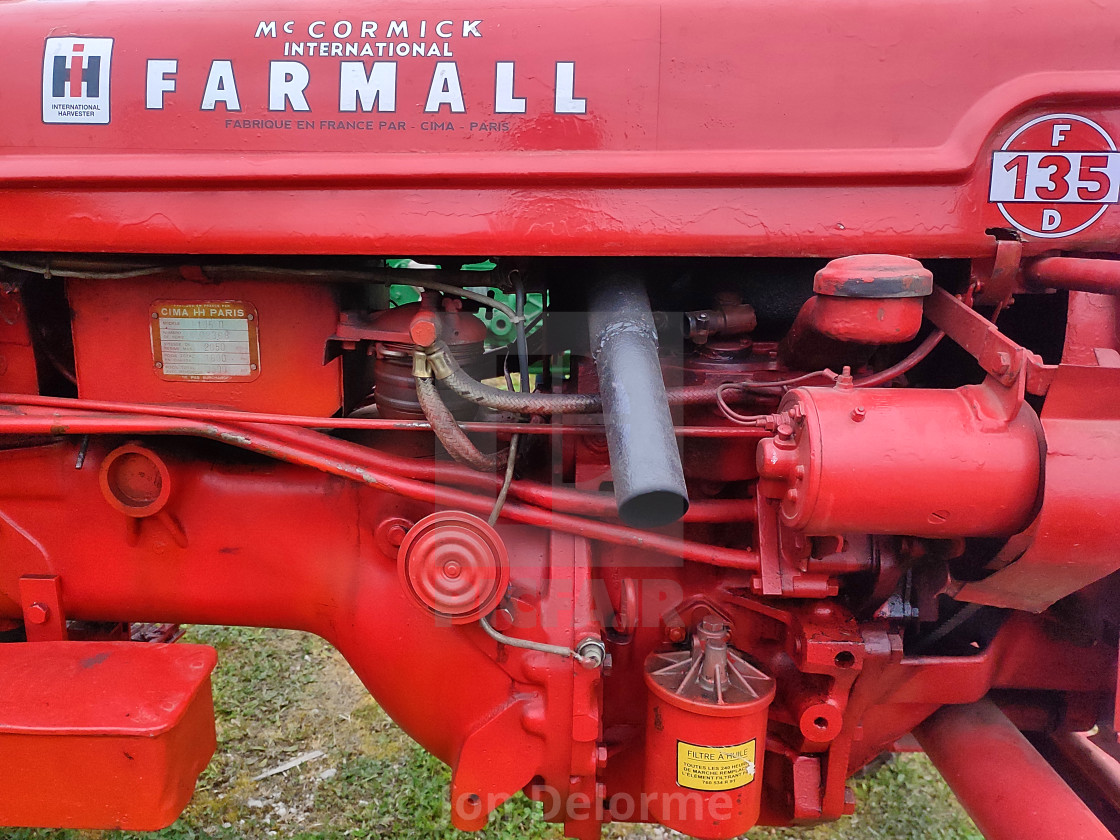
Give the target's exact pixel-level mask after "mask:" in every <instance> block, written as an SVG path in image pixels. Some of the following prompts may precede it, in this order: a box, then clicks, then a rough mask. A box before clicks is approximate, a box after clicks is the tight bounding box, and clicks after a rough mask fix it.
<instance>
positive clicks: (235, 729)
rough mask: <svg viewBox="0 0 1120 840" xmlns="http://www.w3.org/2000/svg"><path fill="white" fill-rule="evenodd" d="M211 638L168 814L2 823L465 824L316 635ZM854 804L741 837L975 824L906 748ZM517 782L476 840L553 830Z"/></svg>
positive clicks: (232, 839)
mask: <svg viewBox="0 0 1120 840" xmlns="http://www.w3.org/2000/svg"><path fill="white" fill-rule="evenodd" d="M187 639H188V640H189V641H195V642H202V643H204V644H210V645H213V646H214V647H216V648H217V649H218V652H219V656H220V664H219V667H218V670H217V671H216V672H215V675H214V702H215V710H216V716H217V727H218V750H217V753H216V754H215V756H214V760H213V761H212V762H211V763H210V766H209V767H208V768H207V769H206V771H205V772H204V773H203V775H202V777H201V779H200V780H199V784H198V788H197V790H196V792H195V796H194V799H193V800H192V802H191V805H190V806H189V807H188V809H187V811H186V812H185V813H184V814H183V816H182V817H181V818H180V819H179V820H177V821H176V822H175V824H174V825H172V826H171V827H170V828H167V829H165V830H163V831H160V832H156V833H153V834H136V833H129V832H119V831H105V832H90V831H86V832H77V831H51V830H22V829H21V830H13V831H10V832H9V833H6V834H2V835H0V836H2V837H4V838H10V839H11V840H202V838H208V839H210V838H213V839H214V840H241V838H263V839H264V840H268V838H271V837H277V838H294V839H295V840H312V838H315V840H319V839H320V838H322V839H323V840H335V838H337V840H345V838H436V839H437V840H439V839H440V838H447V840H450V839H451V838H460V840H462V838H469V837H470V836H471V835H466V834H462V833H460V832H458V831H456V830H454V829H453V828H452V827H451V824H450V814H449V806H448V803H447V789H448V784H449V781H450V771H449V770H448V769H447V768H446V767H445V766H444V765H443V764H442V763H440V762H439V761H437V760H436V759H434V758H432V757H431V756H429V755H428V754H427V753H425V752H424V751H423V750H421V749H420V748H419V747H418V746H416V745H415V744H414V743H413V742H412V741H411V740H409V739H408V737H407V736H405V735H404V733H402V732H401V731H400V729H398V728H397V726H396V725H395V724H393V722H392V721H391V720H389V718H388V717H387V716H386V715H385V713H384V712H382V711H381V709H380V708H379V707H378V706H377V705H376V704H375V703H374V702H373V700H372V699H370V698H369V696H368V695H367V694H366V692H365V690H364V689H363V688H362V686H361V684H360V683H359V682H358V681H357V678H356V677H355V676H354V675H353V673H352V672H351V671H350V669H349V668H348V667H347V666H346V664H345V662H343V661H342V659H341V657H340V656H339V655H338V654H337V653H336V652H335V651H333V650H332V649H331V648H329V647H328V646H327V645H326V644H325V643H324V642H322V641H321V640H319V639H317V638H315V637H313V636H309V635H306V634H302V633H293V632H285V631H271V630H249V629H227V628H212V627H195V628H192V629H191V630H190V631H189V633H188V636H187ZM316 749H318V750H322V751H323V752H324V753H325V755H324V756H323V757H322V758H319V759H316V760H313V761H308V762H306V763H304V764H302V765H300V766H299V767H296V768H295V769H293V770H289V771H287V772H286V773H283V774H280V775H275V776H271V777H269V778H266V779H263V780H261V781H259V782H254V781H252V779H253V777H254V776H256V775H258V774H259V773H261V772H262V771H264V770H265V769H268V768H270V767H274V766H275V765H277V764H279V763H281V762H283V761H285V760H287V759H290V758H292V757H293V756H295V755H297V754H302V753H306V752H308V751H311V750H316ZM853 787H854V788H855V791H856V795H857V797H858V799H859V806H858V808H857V813H856V815H855V816H852V817H846V818H844V819H842V820H840V821H839V822H836V823H832V824H829V825H822V826H816V827H814V828H808V829H799V830H791V829H757V830H756V831H753V832H751V835H750V836H751V837H752V838H753V837H763V838H765V837H771V838H779V837H789V838H794V837H796V838H806V840H810V839H811V840H826V839H827V840H854V839H855V838H861V840H863V838H891V840H905V839H906V838H913V840H919V838H920V840H966V838H967V840H972V839H973V838H980V835H979V833H978V832H977V831H976V829H975V827H974V826H973V825H972V824H971V822H969V820H968V818H967V817H966V816H965V814H964V812H963V811H962V810H961V809H960V806H959V805H958V804H957V802H956V800H955V799H954V798H953V795H952V793H950V792H949V790H948V788H947V787H946V786H945V784H944V783H943V782H942V781H941V779H940V777H939V776H938V775H937V773H936V771H935V770H934V769H933V768H932V766H931V765H930V764H929V762H928V760H926V759H925V757H924V756H920V755H904V756H900V757H898V758H897V760H895V761H894V762H893V763H891V764H889V765H887V766H886V767H884V768H882V769H881V770H879V771H878V772H876V773H874V774H872V775H869V776H868V777H866V778H863V779H858V780H856V781H855V782H853ZM540 814H541V806H540V805H538V804H535V803H531V802H529V800H527V799H525V798H524V797H522V796H518V797H515V798H514V799H512V800H510V801H509V802H507V803H506V804H505V805H503V806H502V807H501V808H500V809H499V811H498V812H497V813H496V814H495V815H493V816H492V817H491V820H490V823H489V825H488V826H487V828H486V830H485V831H484V832H481V833H480V834H479V835H475V836H477V837H480V838H486V839H487V840H491V839H493V840H499V839H500V840H515V839H516V840H539V839H543V838H560V837H562V836H563V833H562V831H561V830H560V829H559V827H558V826H555V825H550V824H548V823H545V822H543V821H542V820H541V819H540ZM604 835H605V836H606V837H608V838H612V840H655V839H656V840H666V839H667V838H679V837H682V836H683V835H679V834H676V833H675V832H670V831H667V830H666V829H663V828H660V827H657V826H641V825H636V826H631V825H612V826H608V828H607V830H606V831H605V832H604Z"/></svg>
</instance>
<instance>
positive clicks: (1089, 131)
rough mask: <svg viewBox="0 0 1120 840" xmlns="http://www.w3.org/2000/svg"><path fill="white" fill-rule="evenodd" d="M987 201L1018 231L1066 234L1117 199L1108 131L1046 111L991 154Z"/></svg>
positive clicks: (1116, 165)
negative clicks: (994, 205) (993, 204)
mask: <svg viewBox="0 0 1120 840" xmlns="http://www.w3.org/2000/svg"><path fill="white" fill-rule="evenodd" d="M988 200H989V201H991V202H994V203H995V204H996V206H997V207H999V211H1000V212H1001V213H1002V214H1003V216H1004V218H1005V219H1007V221H1009V222H1010V223H1011V224H1012V225H1014V226H1015V228H1017V229H1018V230H1021V231H1022V232H1023V233H1027V234H1030V235H1031V236H1039V237H1044V238H1051V239H1052V238H1057V237H1060V236H1070V235H1071V234H1074V233H1078V232H1079V231H1083V230H1085V228H1087V227H1089V225H1091V224H1093V222H1095V221H1096V220H1097V219H1099V218H1100V217H1101V215H1102V214H1103V213H1104V211H1105V209H1106V208H1107V207H1108V205H1109V204H1116V203H1117V201H1118V200H1120V154H1118V153H1117V151H1116V144H1115V143H1113V142H1112V138H1111V137H1110V136H1109V135H1108V132H1107V131H1105V130H1104V129H1103V128H1101V127H1100V126H1099V125H1097V124H1096V123H1095V122H1093V121H1092V120H1090V119H1087V118H1085V117H1081V116H1077V115H1076V114H1047V115H1046V116H1044V117H1038V118H1036V119H1033V120H1031V121H1030V122H1028V123H1026V124H1025V125H1023V126H1021V127H1020V128H1018V129H1017V130H1016V131H1015V132H1014V133H1012V135H1011V136H1010V137H1008V138H1007V142H1006V143H1004V144H1003V148H1002V149H1000V150H999V151H998V152H994V153H993V154H992V180H991V185H990V188H989V192H988Z"/></svg>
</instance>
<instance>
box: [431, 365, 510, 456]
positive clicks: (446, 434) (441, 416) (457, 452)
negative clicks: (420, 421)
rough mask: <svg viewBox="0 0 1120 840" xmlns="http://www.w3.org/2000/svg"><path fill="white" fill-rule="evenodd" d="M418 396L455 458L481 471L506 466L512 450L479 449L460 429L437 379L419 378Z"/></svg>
mask: <svg viewBox="0 0 1120 840" xmlns="http://www.w3.org/2000/svg"><path fill="white" fill-rule="evenodd" d="M416 398H417V400H419V402H420V408H421V410H423V412H424V416H425V417H426V418H427V419H428V422H429V423H431V424H432V431H433V432H434V433H435V436H436V438H438V440H439V442H440V443H442V444H443V448H444V449H446V450H447V453H448V454H449V455H450V456H451V457H452V458H454V459H455V460H456V461H458V462H459V463H460V464H466V465H467V466H468V467H470V468H472V469H475V470H479V471H480V472H494V471H495V470H498V469H501V468H503V467H505V464H506V457H507V454H508V452H507V451H506V450H503V451H501V452H495V453H494V454H493V455H487V454H486V453H484V452H481V451H479V449H478V447H477V446H475V445H474V444H473V443H472V442H471V439H470V438H469V437H467V434H466V432H464V431H463V430H462V429H460V428H459V424H458V423H456V422H455V418H454V417H453V416H452V414H451V412H450V411H448V410H447V406H446V405H445V404H444V402H443V400H442V399H441V398H440V395H439V392H438V391H437V390H436V384H435V382H433V381H432V380H431V379H426V378H423V377H417V378H416Z"/></svg>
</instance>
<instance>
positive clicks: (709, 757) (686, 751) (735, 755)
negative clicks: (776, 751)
mask: <svg viewBox="0 0 1120 840" xmlns="http://www.w3.org/2000/svg"><path fill="white" fill-rule="evenodd" d="M753 781H754V740H753V739H752V740H750V741H747V743H745V744H732V745H730V746H727V747H707V746H702V745H700V744H689V743H686V742H685V741H677V784H678V785H680V786H681V787H686V788H690V789H691V790H733V789H734V788H737V787H742V786H743V785H749V784H750V783H751V782H753Z"/></svg>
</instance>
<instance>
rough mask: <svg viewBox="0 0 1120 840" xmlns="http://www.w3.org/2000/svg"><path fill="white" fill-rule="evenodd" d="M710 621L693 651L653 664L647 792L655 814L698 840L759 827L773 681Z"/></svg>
mask: <svg viewBox="0 0 1120 840" xmlns="http://www.w3.org/2000/svg"><path fill="white" fill-rule="evenodd" d="M727 635H728V634H727V625H726V624H724V623H723V622H722V621H719V620H718V619H714V618H710V617H709V618H706V619H704V620H703V621H701V622H700V626H699V627H698V628H697V631H696V633H695V635H694V636H693V639H692V649H691V650H684V651H677V650H673V651H668V652H665V653H652V654H650V655H649V657H648V658H647V659H646V665H645V669H646V672H645V678H646V687H647V688H648V689H649V695H648V696H649V707H648V715H647V718H646V757H645V787H644V791H645V794H646V795H647V796H648V797H649V802H650V807H649V811H650V815H651V816H652V817H653V818H654V819H656V820H657V821H658V822H660V823H661V824H662V825H664V826H667V827H669V828H672V829H675V830H677V831H681V832H684V833H685V834H688V835H691V836H693V837H701V838H713V839H715V838H728V837H736V836H738V835H740V834H742V833H743V832H745V831H748V830H749V829H750V828H751V827H752V826H754V824H755V823H756V822H758V813H759V809H760V807H761V804H762V759H763V755H764V754H765V752H766V720H767V715H768V713H769V707H770V703H771V701H772V700H773V699H774V681H773V680H772V679H771V678H770V677H768V676H767V675H766V674H764V673H762V671H760V670H759V669H758V668H756V667H754V666H753V665H751V664H750V663H749V662H747V660H746V658H745V657H744V656H743V655H742V654H741V653H739V652H738V651H736V650H734V649H733V648H730V647H728V645H727Z"/></svg>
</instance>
